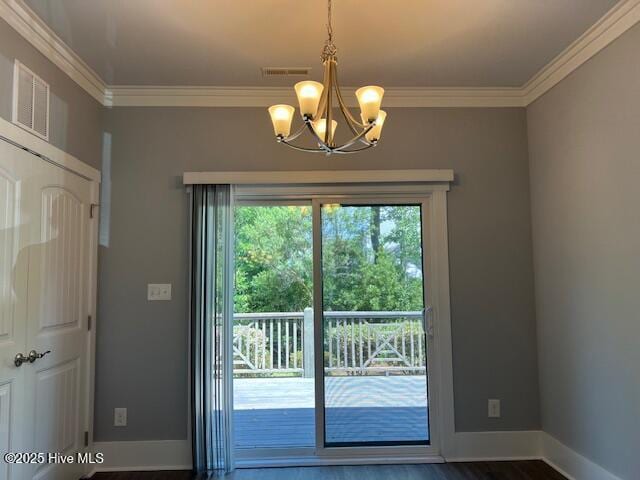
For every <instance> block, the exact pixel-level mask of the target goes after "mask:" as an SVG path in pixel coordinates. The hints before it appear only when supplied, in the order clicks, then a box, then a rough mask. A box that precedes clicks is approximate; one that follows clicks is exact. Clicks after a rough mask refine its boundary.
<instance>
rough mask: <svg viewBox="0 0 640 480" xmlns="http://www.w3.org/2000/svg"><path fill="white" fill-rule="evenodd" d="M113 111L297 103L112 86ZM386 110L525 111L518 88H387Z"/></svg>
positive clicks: (272, 94) (266, 95)
mask: <svg viewBox="0 0 640 480" xmlns="http://www.w3.org/2000/svg"><path fill="white" fill-rule="evenodd" d="M341 90H342V93H343V95H344V98H345V102H346V103H347V106H349V107H356V106H357V102H356V96H355V90H356V89H355V88H354V87H345V88H342V89H341ZM105 98H106V100H107V104H108V105H109V106H114V107H268V106H270V105H273V104H274V103H283V102H289V103H295V102H296V97H295V95H294V93H293V89H292V88H291V87H188V86H185V87H179V86H175V87H157V86H144V87H141V86H117V87H115V86H112V87H109V90H108V93H107V95H106V97H105ZM384 105H385V107H523V106H525V105H524V97H523V95H522V91H521V89H519V88H429V87H388V88H386V89H385V94H384Z"/></svg>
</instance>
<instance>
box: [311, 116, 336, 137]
mask: <svg viewBox="0 0 640 480" xmlns="http://www.w3.org/2000/svg"><path fill="white" fill-rule="evenodd" d="M336 128H338V122H336V121H335V120H331V139H333V138H334V137H335V136H336ZM313 129H314V130H315V131H316V133H317V134H318V136H319V137H320V138H321V139H322V140H323V141H324V136H325V134H326V132H327V119H326V118H321V119H320V120H316V121H315V122H313Z"/></svg>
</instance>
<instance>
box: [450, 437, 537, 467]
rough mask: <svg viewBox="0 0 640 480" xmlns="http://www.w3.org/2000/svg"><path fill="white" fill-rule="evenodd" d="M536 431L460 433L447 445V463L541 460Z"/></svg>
mask: <svg viewBox="0 0 640 480" xmlns="http://www.w3.org/2000/svg"><path fill="white" fill-rule="evenodd" d="M541 433H542V432H540V431H537V430H524V431H499V432H457V433H454V434H453V437H452V438H451V439H449V440H448V441H446V442H445V445H446V447H445V451H444V452H443V456H444V458H445V460H446V461H447V462H473V461H501V460H536V459H540V434H541Z"/></svg>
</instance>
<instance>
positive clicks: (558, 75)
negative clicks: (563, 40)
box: [522, 0, 640, 105]
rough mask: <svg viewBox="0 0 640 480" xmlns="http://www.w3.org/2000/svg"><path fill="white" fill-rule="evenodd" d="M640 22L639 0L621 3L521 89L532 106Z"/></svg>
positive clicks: (624, 0)
mask: <svg viewBox="0 0 640 480" xmlns="http://www.w3.org/2000/svg"><path fill="white" fill-rule="evenodd" d="M638 21H640V0H622V1H620V2H618V3H617V4H615V5H614V6H613V7H612V8H611V10H609V11H608V12H607V13H605V14H604V16H602V17H601V18H600V20H598V21H597V22H596V23H594V24H593V25H592V26H591V28H589V30H587V31H586V32H584V34H582V35H581V36H580V37H579V38H578V39H577V40H576V41H575V42H573V43H572V44H571V45H569V46H568V47H567V48H566V49H564V50H563V51H562V52H561V53H560V54H559V55H558V56H557V57H556V58H554V59H553V60H552V61H551V62H549V63H548V64H547V65H546V66H544V67H543V68H542V69H540V71H538V73H536V74H535V75H534V76H533V77H532V78H531V79H530V80H529V81H528V82H527V83H525V84H524V86H523V87H522V93H523V95H524V98H525V104H526V105H529V104H530V103H532V102H534V101H535V100H536V99H538V98H539V97H541V96H542V95H544V94H545V93H547V92H548V91H549V90H551V89H552V88H553V87H554V86H556V85H557V84H558V83H560V82H561V81H562V80H563V79H564V78H565V77H566V76H567V75H569V74H570V73H571V72H573V71H574V70H576V69H577V68H578V67H580V66H581V65H582V64H584V63H585V62H587V61H588V60H589V59H590V58H591V57H593V56H594V55H596V54H597V53H598V52H599V51H600V50H602V49H603V48H605V47H606V46H608V45H609V44H610V43H612V42H613V41H614V40H616V39H617V38H618V37H619V36H620V35H622V34H623V33H624V32H626V31H627V30H629V29H630V28H631V27H633V26H634V25H635V24H636V23H638Z"/></svg>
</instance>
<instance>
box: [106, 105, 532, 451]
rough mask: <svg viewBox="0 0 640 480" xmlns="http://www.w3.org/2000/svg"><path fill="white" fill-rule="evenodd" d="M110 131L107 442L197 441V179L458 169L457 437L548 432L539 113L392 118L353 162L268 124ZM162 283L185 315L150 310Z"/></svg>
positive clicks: (454, 210)
mask: <svg viewBox="0 0 640 480" xmlns="http://www.w3.org/2000/svg"><path fill="white" fill-rule="evenodd" d="M106 117H107V118H106V125H107V128H106V130H107V131H108V133H110V134H111V135H112V139H113V145H112V154H111V162H110V166H109V168H110V171H111V173H110V175H109V177H110V181H111V202H110V203H111V204H110V208H111V213H110V221H109V222H105V226H106V227H108V235H105V237H104V238H103V241H102V246H101V247H100V290H99V313H98V318H99V320H98V321H99V324H98V337H97V341H98V346H97V375H96V381H97V386H96V389H97V390H96V431H95V435H96V439H98V440H134V439H180V438H186V435H187V427H186V425H187V326H188V325H187V316H186V312H187V263H188V253H187V221H188V216H187V215H188V208H187V200H188V197H187V195H186V193H185V189H184V188H183V186H182V185H181V174H182V172H183V171H186V170H205V171H206V170H301V169H385V168H388V169H396V168H452V169H454V170H455V172H456V176H457V181H456V184H455V185H454V186H453V188H452V190H451V192H450V194H449V228H450V258H451V297H452V313H453V354H454V382H455V408H456V424H457V429H458V430H460V431H475V430H511V429H513V430H521V429H538V428H539V426H540V424H539V415H538V386H537V378H538V373H537V359H536V341H535V322H534V300H533V273H532V252H531V231H530V205H529V173H528V163H527V138H526V122H525V110H524V109H390V111H389V121H388V122H387V123H386V124H385V131H384V136H383V141H382V142H381V145H380V146H379V147H378V148H376V149H375V150H373V151H369V152H367V153H363V154H360V155H356V156H351V157H348V158H344V157H335V158H327V157H324V156H316V155H309V154H302V153H299V152H294V151H292V150H290V149H287V148H286V147H284V146H281V145H277V144H276V143H275V141H274V139H273V136H272V130H271V126H270V122H269V118H268V115H267V113H266V110H265V109H263V108H255V109H254V108H240V109H225V108H218V109H209V108H115V109H113V110H110V111H109V112H108V113H107V116H106ZM107 163H109V162H106V163H105V165H106V164H107ZM103 211H104V208H103ZM104 231H106V230H104ZM104 231H103V232H104ZM155 282H158V283H164V282H167V283H168V282H170V283H172V284H173V300H172V301H171V302H147V300H146V284H147V283H155ZM488 398H500V399H502V402H503V403H502V413H503V416H502V418H501V419H488V418H487V399H488ZM114 407H127V408H128V409H129V410H128V414H129V416H128V422H129V426H128V427H126V428H114V427H113V426H112V424H113V408H114Z"/></svg>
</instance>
